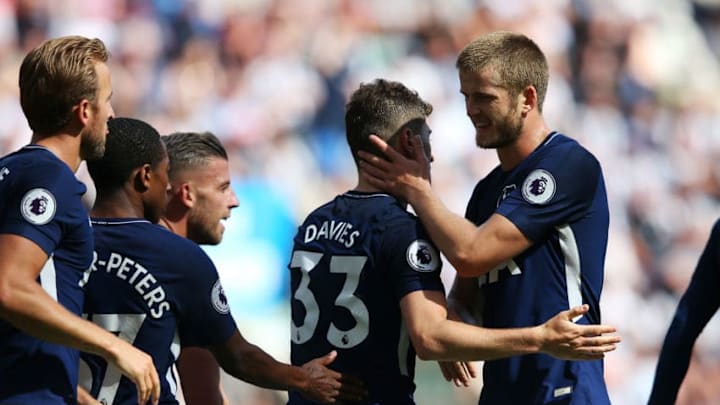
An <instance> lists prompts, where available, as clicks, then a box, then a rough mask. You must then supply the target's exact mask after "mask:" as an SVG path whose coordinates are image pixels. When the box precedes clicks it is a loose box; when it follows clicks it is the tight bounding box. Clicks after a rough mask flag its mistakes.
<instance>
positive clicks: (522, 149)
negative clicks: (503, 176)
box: [497, 125, 551, 171]
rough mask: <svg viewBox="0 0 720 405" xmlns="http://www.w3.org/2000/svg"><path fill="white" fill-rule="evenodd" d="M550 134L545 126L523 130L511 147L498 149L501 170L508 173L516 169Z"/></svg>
mask: <svg viewBox="0 0 720 405" xmlns="http://www.w3.org/2000/svg"><path fill="white" fill-rule="evenodd" d="M550 132H551V131H550V129H549V128H547V127H546V126H545V125H538V126H535V127H534V128H532V129H524V130H523V133H522V134H520V137H518V139H517V140H516V141H515V142H513V143H512V144H511V145H508V146H505V147H502V148H498V149H497V154H498V159H499V160H500V166H501V167H502V170H503V171H509V170H512V169H514V168H515V167H517V165H519V164H520V162H522V161H523V160H525V158H527V157H528V156H530V154H531V153H532V152H533V151H534V150H535V149H537V148H538V146H540V144H542V143H543V142H544V141H545V138H547V136H548V135H549V134H550Z"/></svg>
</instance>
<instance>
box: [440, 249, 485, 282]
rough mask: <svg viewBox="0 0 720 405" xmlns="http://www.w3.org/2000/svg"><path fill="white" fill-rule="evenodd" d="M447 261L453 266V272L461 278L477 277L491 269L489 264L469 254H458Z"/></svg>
mask: <svg viewBox="0 0 720 405" xmlns="http://www.w3.org/2000/svg"><path fill="white" fill-rule="evenodd" d="M448 261H450V263H451V264H452V265H453V267H454V268H455V271H456V272H457V273H458V275H459V276H461V277H479V276H482V275H483V274H486V273H488V272H490V270H492V269H493V266H492V265H491V263H488V262H487V261H486V260H483V259H482V258H479V257H477V256H476V255H470V254H462V253H461V254H458V255H456V256H455V257H453V258H452V259H450V258H448Z"/></svg>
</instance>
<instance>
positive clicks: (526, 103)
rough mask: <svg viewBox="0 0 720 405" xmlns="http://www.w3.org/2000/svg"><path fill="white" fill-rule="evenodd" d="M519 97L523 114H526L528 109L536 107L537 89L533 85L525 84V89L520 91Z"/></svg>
mask: <svg viewBox="0 0 720 405" xmlns="http://www.w3.org/2000/svg"><path fill="white" fill-rule="evenodd" d="M520 98H521V101H522V113H523V115H527V113H529V112H530V111H532V110H533V109H535V108H537V103H538V99H537V89H535V86H527V87H525V89H524V90H523V91H522V93H520Z"/></svg>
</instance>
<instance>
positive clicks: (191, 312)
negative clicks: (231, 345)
mask: <svg viewBox="0 0 720 405" xmlns="http://www.w3.org/2000/svg"><path fill="white" fill-rule="evenodd" d="M195 248H196V249H195ZM191 253H192V254H191V255H188V256H189V257H187V258H186V260H184V261H185V266H186V268H187V270H188V271H187V279H186V280H185V281H186V282H185V283H184V288H183V289H182V290H181V291H180V293H181V296H179V297H177V300H178V306H179V308H178V309H179V319H178V328H179V334H180V342H181V344H182V345H183V346H202V347H206V346H211V345H216V344H221V343H224V342H225V341H227V339H229V338H230V336H231V335H232V334H233V333H234V332H235V331H236V330H237V326H236V325H235V320H234V319H233V317H232V315H231V314H230V305H229V303H228V300H227V297H226V296H225V291H224V290H223V287H222V283H221V282H220V278H219V276H218V273H217V269H216V268H215V265H214V264H213V263H212V261H211V260H210V258H209V257H208V256H207V254H205V252H204V251H203V250H202V249H201V248H200V247H199V246H193V249H192V252H191Z"/></svg>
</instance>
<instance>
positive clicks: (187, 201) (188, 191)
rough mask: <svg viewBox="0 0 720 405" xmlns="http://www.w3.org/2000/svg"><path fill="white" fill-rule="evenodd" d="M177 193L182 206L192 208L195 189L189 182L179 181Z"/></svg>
mask: <svg viewBox="0 0 720 405" xmlns="http://www.w3.org/2000/svg"><path fill="white" fill-rule="evenodd" d="M177 195H178V197H180V202H182V204H183V205H184V206H186V207H188V208H192V206H193V205H195V200H196V197H195V191H194V190H193V188H192V186H191V185H190V183H187V182H186V183H181V184H180V187H179V188H178V192H177Z"/></svg>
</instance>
